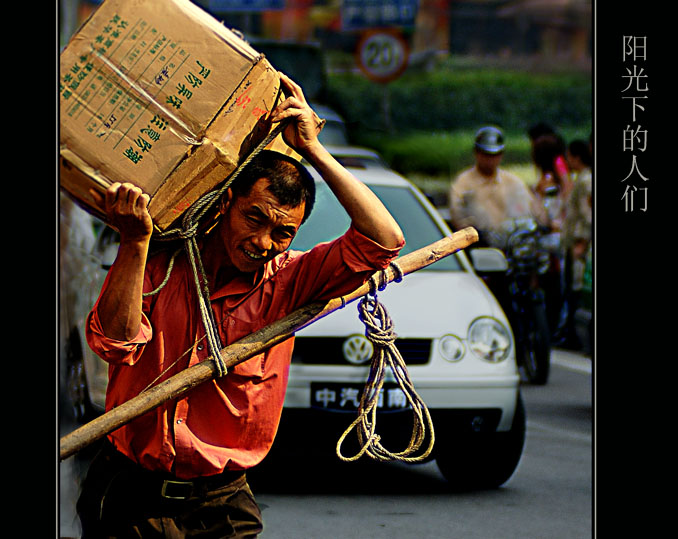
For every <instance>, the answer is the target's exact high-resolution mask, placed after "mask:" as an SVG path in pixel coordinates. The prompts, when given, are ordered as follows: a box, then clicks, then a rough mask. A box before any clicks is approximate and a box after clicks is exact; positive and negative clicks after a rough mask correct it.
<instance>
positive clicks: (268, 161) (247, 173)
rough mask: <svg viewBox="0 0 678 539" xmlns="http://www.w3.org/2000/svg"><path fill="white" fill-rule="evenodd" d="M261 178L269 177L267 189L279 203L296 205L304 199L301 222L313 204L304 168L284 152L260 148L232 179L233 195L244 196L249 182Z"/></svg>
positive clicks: (312, 187) (310, 180)
mask: <svg viewBox="0 0 678 539" xmlns="http://www.w3.org/2000/svg"><path fill="white" fill-rule="evenodd" d="M261 178H267V179H268V180H269V182H270V184H269V186H268V187H267V189H268V191H270V192H271V193H272V194H273V196H275V198H276V199H277V200H278V202H280V204H282V205H284V206H292V207H296V206H299V205H300V204H301V203H302V202H305V203H306V206H305V208H304V217H303V219H302V221H301V222H302V223H303V222H304V221H306V219H307V218H308V216H309V215H310V214H311V210H312V209H313V204H314V203H315V181H314V180H313V176H311V173H310V172H309V171H308V170H307V169H306V167H304V166H303V165H302V164H301V163H300V162H299V161H297V160H296V159H294V158H292V157H289V156H287V155H285V154H283V153H280V152H276V151H273V150H263V151H261V152H260V153H259V154H257V155H256V157H254V158H253V159H252V161H250V162H249V163H248V164H247V165H246V166H245V167H244V168H243V169H242V171H241V172H240V173H239V174H238V176H237V177H236V178H235V180H233V183H232V184H231V190H232V191H233V195H234V196H236V197H238V196H247V195H248V194H249V192H250V189H251V187H252V185H254V183H255V182H256V181H257V180H260V179H261Z"/></svg>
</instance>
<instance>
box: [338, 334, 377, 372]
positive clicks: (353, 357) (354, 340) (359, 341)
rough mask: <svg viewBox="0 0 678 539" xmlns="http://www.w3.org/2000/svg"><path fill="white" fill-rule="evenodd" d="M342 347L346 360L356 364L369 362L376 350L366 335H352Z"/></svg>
mask: <svg viewBox="0 0 678 539" xmlns="http://www.w3.org/2000/svg"><path fill="white" fill-rule="evenodd" d="M341 349H342V351H343V352H344V357H345V358H346V361H348V362H349V363H353V364H354V365H363V364H364V363H367V362H368V361H369V360H370V359H371V358H372V354H373V352H374V348H373V347H372V343H371V342H370V341H368V340H367V337H365V336H364V335H351V336H350V337H349V338H348V339H346V340H345V341H344V344H343V345H342V347H341Z"/></svg>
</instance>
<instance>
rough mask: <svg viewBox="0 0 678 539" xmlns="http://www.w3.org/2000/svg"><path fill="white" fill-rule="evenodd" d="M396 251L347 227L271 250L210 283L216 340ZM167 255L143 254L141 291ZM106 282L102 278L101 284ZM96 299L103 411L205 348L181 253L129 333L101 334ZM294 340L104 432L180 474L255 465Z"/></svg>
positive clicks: (133, 454) (359, 275)
mask: <svg viewBox="0 0 678 539" xmlns="http://www.w3.org/2000/svg"><path fill="white" fill-rule="evenodd" d="M399 251H400V248H397V249H386V248H384V247H381V246H380V245H378V244H377V243H375V242H373V241H372V240H370V239H368V238H366V237H365V236H363V235H361V234H360V233H359V232H357V231H356V230H355V229H353V227H351V228H350V229H349V230H348V232H347V233H346V234H345V235H344V236H342V237H341V238H338V239H336V240H334V241H333V242H330V243H324V244H321V245H318V246H316V247H315V248H314V249H312V250H311V251H308V252H305V253H301V252H299V251H286V252H284V253H282V254H280V255H278V256H277V257H276V258H274V259H273V260H272V261H270V262H269V263H267V264H266V265H265V266H264V267H263V268H262V269H261V270H260V271H258V272H257V273H255V274H243V275H241V276H240V277H238V278H236V279H235V280H233V281H231V282H230V283H228V284H227V285H226V286H224V287H223V288H221V289H219V290H216V291H212V295H211V302H212V308H213V310H214V313H215V317H216V322H217V325H218V328H219V333H220V337H221V341H222V343H223V345H224V346H227V345H229V344H231V343H233V342H234V341H237V340H239V339H241V338H242V337H244V336H246V335H249V334H250V333H252V332H254V331H256V330H258V329H260V328H262V327H264V326H267V325H269V324H271V323H273V322H275V321H277V320H279V319H280V318H282V317H284V316H286V315H287V314H289V313H291V312H292V311H294V310H296V309H297V308H299V307H301V306H303V305H305V304H307V303H310V302H312V301H317V300H327V299H331V298H334V297H339V296H341V295H343V294H347V293H349V292H351V291H353V290H355V289H356V288H358V287H359V286H360V285H361V284H362V283H364V282H365V281H366V280H367V279H368V278H369V277H370V275H372V273H374V271H376V270H378V269H383V268H385V267H387V266H388V264H389V263H390V261H391V260H393V259H394V258H395V257H396V256H397V254H398V252H399ZM169 255H170V253H159V254H158V255H155V256H153V257H151V258H150V259H149V261H148V264H147V266H146V273H145V278H144V291H145V292H148V291H151V290H154V289H155V288H157V286H158V285H159V284H160V283H161V282H162V281H163V279H164V278H165V275H166V271H167V265H168V260H169ZM107 283H108V278H107V279H106V281H105V282H104V288H105V287H106V286H107ZM97 307H98V301H97V303H96V304H95V306H94V308H93V310H92V312H91V313H90V315H89V317H88V324H87V341H88V343H89V345H90V347H91V348H92V350H94V352H96V353H97V354H98V355H99V356H100V357H101V358H102V359H104V360H105V361H106V362H108V363H109V382H108V389H107V393H106V410H110V409H111V408H114V407H116V406H118V405H120V404H122V403H123V402H126V401H127V400H129V399H131V398H133V397H135V396H137V395H138V394H139V393H140V392H141V391H142V390H144V389H145V388H146V387H147V386H149V384H152V383H153V384H157V383H158V382H161V381H163V380H165V379H167V378H169V377H170V376H172V375H174V374H176V373H178V372H179V371H181V370H183V369H186V368H187V367H189V366H192V365H194V364H196V363H198V362H199V361H202V360H204V359H206V358H207V357H208V356H209V350H208V348H209V347H208V346H207V342H206V340H205V339H203V337H204V334H205V332H204V328H203V325H202V320H201V317H200V314H199V311H198V308H197V303H196V293H195V283H194V279H193V274H192V272H191V270H190V267H189V263H188V261H187V260H186V257H185V256H179V257H177V260H176V262H175V265H174V269H173V270H172V274H171V277H170V279H169V281H168V282H167V284H166V285H165V287H164V288H163V289H162V290H161V291H160V292H159V293H158V294H156V295H154V296H147V297H145V298H144V317H143V321H142V325H141V330H140V331H139V334H138V335H137V336H136V338H135V339H133V340H132V341H130V342H121V341H117V340H114V339H110V338H108V337H106V336H104V335H103V332H102V330H101V325H100V323H99V318H98V315H97ZM293 345H294V338H290V339H288V340H287V341H285V342H283V343H280V344H278V345H276V346H274V347H272V348H270V349H269V350H267V351H266V352H264V353H262V354H260V355H258V356H256V357H253V358H251V359H249V360H247V361H245V362H243V363H241V364H240V365H236V366H235V367H233V368H231V369H230V370H229V372H228V374H226V376H224V377H222V378H219V379H216V380H210V381H207V382H205V383H203V384H202V385H200V386H199V387H197V388H195V389H193V390H191V391H190V392H188V393H187V394H186V395H185V396H183V397H181V398H179V399H175V400H170V401H168V402H166V403H164V404H162V405H160V406H159V407H157V408H155V409H154V410H151V411H150V412H148V413H146V414H144V415H142V416H140V417H138V418H136V419H134V420H133V421H131V422H130V423H128V424H126V425H124V426H123V427H120V428H119V429H117V430H116V431H114V432H113V433H111V434H109V436H108V437H109V439H110V440H111V441H112V442H113V444H114V445H115V446H116V447H117V449H118V450H119V451H120V452H122V453H123V454H125V455H127V456H128V457H129V458H131V459H132V460H134V461H136V462H138V463H139V464H141V465H142V466H144V467H145V468H147V469H151V470H161V471H171V472H172V473H174V474H175V475H177V476H178V477H182V478H192V477H198V476H206V475H213V474H216V473H220V472H221V471H223V470H224V469H225V468H228V469H231V470H238V469H247V468H250V467H251V466H254V465H256V464H257V463H259V462H260V461H261V460H262V459H263V458H264V456H265V455H266V453H267V452H268V450H269V449H270V447H271V444H272V443H273V438H274V437H275V433H276V430H277V428H278V423H279V419H280V414H281V412H282V407H283V401H284V398H285V390H286V388H287V376H288V371H289V364H290V359H291V356H292V348H293ZM180 356H182V357H181V359H180V360H179V361H178V362H177V364H176V365H174V366H173V367H171V368H170V369H169V371H168V372H166V373H165V374H163V375H162V376H161V373H163V371H164V370H165V369H166V368H168V367H169V366H170V365H171V364H172V363H173V362H175V361H176V360H177V358H179V357H180ZM158 376H161V378H160V379H158V380H157V381H156V378H157V377H158ZM154 381H155V382H154Z"/></svg>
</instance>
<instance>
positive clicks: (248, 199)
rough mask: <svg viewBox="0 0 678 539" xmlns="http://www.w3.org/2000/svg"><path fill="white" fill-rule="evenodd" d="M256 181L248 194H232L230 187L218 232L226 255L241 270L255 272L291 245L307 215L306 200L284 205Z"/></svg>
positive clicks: (267, 182) (263, 183) (264, 179)
mask: <svg viewBox="0 0 678 539" xmlns="http://www.w3.org/2000/svg"><path fill="white" fill-rule="evenodd" d="M268 184H269V181H268V179H266V178H262V179H260V180H257V181H256V182H255V183H254V185H252V188H251V189H250V192H249V194H247V195H243V196H238V197H233V195H232V192H231V190H230V189H229V190H228V192H227V195H226V198H225V200H224V202H223V203H222V206H221V212H222V222H221V226H220V227H219V233H220V234H221V239H222V242H223V245H224V248H225V251H226V255H227V258H228V259H229V260H230V262H231V263H232V265H233V266H235V267H236V268H237V269H238V270H240V271H242V272H245V273H250V272H254V271H256V270H257V269H259V267H261V266H262V265H263V264H264V263H266V262H267V261H269V260H271V259H272V258H274V257H275V256H277V255H278V254H280V253H282V252H283V251H285V249H287V248H288V247H289V246H290V243H291V242H292V240H293V239H294V236H295V235H296V233H297V230H298V229H299V226H300V225H301V221H302V219H303V217H304V208H305V203H303V202H302V203H301V204H300V205H299V206H295V207H292V206H282V205H281V204H280V202H278V200H277V198H276V197H275V196H274V195H273V194H272V193H270V192H269V191H267V190H266V187H267V186H268Z"/></svg>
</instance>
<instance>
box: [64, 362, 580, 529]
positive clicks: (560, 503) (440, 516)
mask: <svg viewBox="0 0 678 539" xmlns="http://www.w3.org/2000/svg"><path fill="white" fill-rule="evenodd" d="M592 391H593V378H592V373H591V360H590V359H588V358H586V357H583V356H582V355H580V354H573V353H568V352H564V351H560V350H555V351H554V353H553V355H552V373H551V378H550V380H549V383H548V384H547V385H545V386H531V385H525V386H523V397H524V399H525V405H526V409H527V440H526V446H525V451H524V453H523V457H522V460H521V462H520V464H519V467H518V470H517V471H516V473H515V474H514V476H513V477H512V478H511V479H510V480H509V481H508V482H507V483H506V484H505V485H504V486H503V487H501V488H500V489H497V490H493V491H481V492H471V493H453V492H450V491H449V490H448V489H447V485H446V482H445V480H444V479H443V477H442V476H441V475H440V473H439V472H438V470H437V468H436V465H435V463H427V464H422V465H415V466H408V465H404V464H399V463H390V464H376V463H373V462H371V461H369V460H367V461H362V462H360V461H359V462H357V463H349V464H346V463H341V462H339V461H338V460H332V461H330V462H327V461H314V460H313V459H310V458H303V459H298V460H290V461H289V462H287V463H286V466H285V467H284V469H279V470H275V473H271V470H267V471H266V473H265V474H256V473H254V474H251V479H250V482H251V484H252V488H253V490H254V492H255V495H256V497H257V500H258V502H259V504H260V506H261V507H262V510H263V516H264V523H265V526H266V528H265V531H264V534H263V535H262V539H286V538H289V539H316V538H317V539H325V538H329V539H351V538H359V539H379V538H388V539H397V538H405V539H410V538H412V539H419V538H425V539H436V538H441V539H443V538H444V539H450V538H463V539H474V538H478V539H494V538H497V539H512V538H516V539H518V538H520V539H530V538H534V539H543V538H545V537H548V538H549V539H569V538H572V539H581V538H587V537H592V536H593V528H592V526H593V515H592V507H593V492H592V491H593V488H592V482H593V470H592V462H593V454H592V447H593V446H592V434H593V428H592V422H593V406H592V404H593V403H592ZM69 429H70V430H72V428H71V426H69V425H62V426H61V431H62V434H65V433H67V432H70V430H69ZM310 435H312V433H310ZM87 465H88V459H87V455H86V454H85V455H78V456H76V457H71V458H69V459H67V460H65V461H63V462H61V463H60V464H59V468H60V478H59V479H60V481H59V494H60V496H59V513H58V514H59V533H60V537H79V523H78V520H77V517H76V516H75V512H74V506H75V498H76V496H77V491H78V482H79V478H80V477H81V476H82V474H83V473H84V471H85V470H86V468H87Z"/></svg>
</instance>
